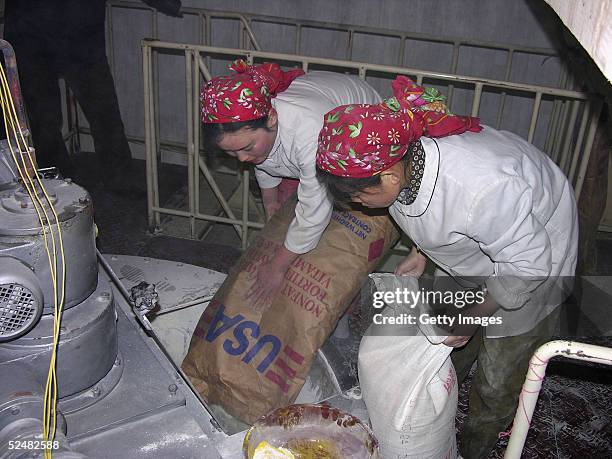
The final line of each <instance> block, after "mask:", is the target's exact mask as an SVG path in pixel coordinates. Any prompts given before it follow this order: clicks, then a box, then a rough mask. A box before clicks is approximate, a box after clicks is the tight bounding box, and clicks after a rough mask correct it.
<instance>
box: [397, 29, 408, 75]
mask: <svg viewBox="0 0 612 459" xmlns="http://www.w3.org/2000/svg"><path fill="white" fill-rule="evenodd" d="M405 58H406V37H405V36H404V35H402V36H401V37H400V47H399V55H398V59H397V65H399V66H400V67H402V66H403V65H404V62H405Z"/></svg>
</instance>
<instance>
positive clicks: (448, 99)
mask: <svg viewBox="0 0 612 459" xmlns="http://www.w3.org/2000/svg"><path fill="white" fill-rule="evenodd" d="M459 46H460V44H459V43H457V42H455V43H453V58H452V61H451V67H450V73H453V74H454V73H457V66H458V65H459ZM454 91H455V86H454V85H452V84H449V85H448V92H447V94H446V102H447V107H448V108H449V110H451V106H452V104H453V92H454Z"/></svg>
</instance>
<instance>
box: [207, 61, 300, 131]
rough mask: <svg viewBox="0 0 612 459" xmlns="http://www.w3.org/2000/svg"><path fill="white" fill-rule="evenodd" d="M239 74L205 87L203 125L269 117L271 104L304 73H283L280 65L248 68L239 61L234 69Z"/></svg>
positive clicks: (219, 79) (225, 77)
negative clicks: (273, 99)
mask: <svg viewBox="0 0 612 459" xmlns="http://www.w3.org/2000/svg"><path fill="white" fill-rule="evenodd" d="M230 69H231V70H233V71H234V72H235V73H232V74H230V75H224V76H220V77H217V78H213V79H212V80H210V81H209V82H208V83H206V84H205V85H204V86H203V87H202V91H201V93H200V102H201V103H202V122H204V123H234V122H241V121H251V120H255V119H258V118H262V117H264V116H266V115H267V114H268V113H269V111H270V109H271V108H272V103H271V100H272V98H273V97H275V96H276V95H277V94H279V93H281V92H283V91H284V90H285V89H287V88H288V87H289V85H290V84H291V82H292V81H293V80H294V79H296V78H297V77H299V76H301V75H304V72H303V71H302V70H291V71H288V72H285V71H283V70H282V69H281V68H280V67H279V66H278V64H273V63H270V62H266V63H264V64H262V65H248V64H247V63H246V62H245V61H244V60H241V59H239V60H236V61H234V62H233V63H232V65H231V66H230Z"/></svg>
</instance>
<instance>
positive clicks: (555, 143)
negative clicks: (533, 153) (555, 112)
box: [551, 100, 569, 156]
mask: <svg viewBox="0 0 612 459" xmlns="http://www.w3.org/2000/svg"><path fill="white" fill-rule="evenodd" d="M568 112H569V101H568V100H565V101H563V102H562V103H561V108H560V109H559V118H558V120H557V127H556V129H555V135H554V137H553V139H552V147H551V153H552V155H553V156H558V155H559V150H560V149H561V145H562V144H563V137H564V135H565V133H566V132H565V125H566V122H567V115H568Z"/></svg>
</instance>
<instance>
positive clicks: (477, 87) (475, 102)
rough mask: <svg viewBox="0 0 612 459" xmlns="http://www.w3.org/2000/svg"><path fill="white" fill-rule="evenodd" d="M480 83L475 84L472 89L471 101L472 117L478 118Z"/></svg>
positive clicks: (481, 86)
mask: <svg viewBox="0 0 612 459" xmlns="http://www.w3.org/2000/svg"><path fill="white" fill-rule="evenodd" d="M482 88H483V85H482V83H476V85H475V87H474V100H473V101H472V116H478V110H480V98H481V96H482Z"/></svg>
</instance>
